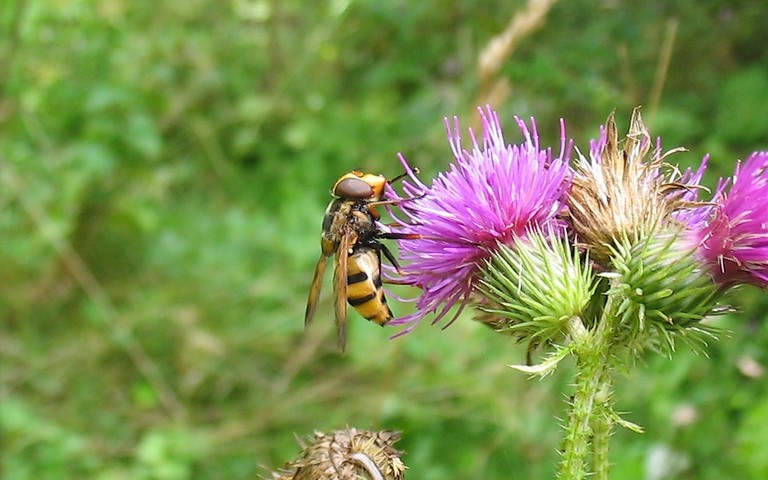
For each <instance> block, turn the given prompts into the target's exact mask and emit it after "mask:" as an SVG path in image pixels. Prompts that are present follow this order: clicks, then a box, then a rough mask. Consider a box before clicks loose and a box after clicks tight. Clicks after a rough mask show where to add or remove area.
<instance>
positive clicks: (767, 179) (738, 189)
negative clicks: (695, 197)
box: [694, 151, 768, 287]
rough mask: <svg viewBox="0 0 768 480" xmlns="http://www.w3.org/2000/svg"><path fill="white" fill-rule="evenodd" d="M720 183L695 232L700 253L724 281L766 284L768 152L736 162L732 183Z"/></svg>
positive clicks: (767, 257) (715, 276)
mask: <svg viewBox="0 0 768 480" xmlns="http://www.w3.org/2000/svg"><path fill="white" fill-rule="evenodd" d="M727 183H728V182H727V181H722V180H721V182H720V185H719V186H718V190H717V192H716V194H715V199H714V206H713V207H711V210H712V215H711V217H710V219H709V221H708V222H702V223H703V224H702V226H701V228H699V229H698V230H695V231H694V235H695V237H696V238H697V240H698V245H699V254H700V255H701V256H702V257H703V258H704V260H705V261H706V262H707V263H709V264H710V265H711V266H712V268H711V273H712V275H713V276H714V278H715V281H717V282H718V283H720V284H723V285H733V284H736V283H751V284H754V285H757V286H760V287H764V286H766V285H768V151H764V152H755V153H753V154H752V155H750V156H749V158H747V160H746V161H745V162H744V163H739V164H738V165H737V166H736V172H735V173H734V175H733V177H732V179H731V182H730V183H731V187H730V189H729V190H728V191H727V192H725V191H724V190H725V187H726V185H727Z"/></svg>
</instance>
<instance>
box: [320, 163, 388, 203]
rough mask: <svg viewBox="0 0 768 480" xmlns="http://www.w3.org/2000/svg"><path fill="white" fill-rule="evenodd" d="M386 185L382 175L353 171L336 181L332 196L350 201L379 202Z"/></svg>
mask: <svg viewBox="0 0 768 480" xmlns="http://www.w3.org/2000/svg"><path fill="white" fill-rule="evenodd" d="M386 184H387V179H386V178H385V177H384V175H376V174H374V173H363V172H359V171H357V170H353V171H351V172H349V173H347V174H345V175H344V176H342V177H341V178H339V179H338V180H337V181H336V184H335V185H334V186H333V195H334V196H336V197H340V198H348V199H352V200H379V199H380V198H381V197H382V195H384V187H385V186H386Z"/></svg>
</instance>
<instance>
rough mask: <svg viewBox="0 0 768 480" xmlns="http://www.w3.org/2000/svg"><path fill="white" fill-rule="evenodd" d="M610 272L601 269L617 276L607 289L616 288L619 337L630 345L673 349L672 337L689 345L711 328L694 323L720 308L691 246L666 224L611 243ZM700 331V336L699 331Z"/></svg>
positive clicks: (715, 287)
mask: <svg viewBox="0 0 768 480" xmlns="http://www.w3.org/2000/svg"><path fill="white" fill-rule="evenodd" d="M613 251H614V254H613V256H612V262H613V265H614V271H613V272H611V273H606V274H603V275H604V276H611V277H615V278H617V279H618V281H617V282H614V287H613V289H612V290H611V291H609V292H608V294H614V293H620V294H621V298H623V301H622V303H621V305H620V307H619V310H618V314H619V318H620V322H619V328H618V329H617V335H624V336H625V340H623V341H621V342H619V343H621V344H624V345H628V346H630V349H631V350H642V349H643V348H646V347H649V346H650V347H654V348H659V349H661V350H663V351H666V352H667V353H671V351H672V350H674V340H675V339H676V338H678V339H680V340H683V341H685V342H686V343H688V344H690V345H691V346H692V347H693V348H694V349H696V348H697V347H700V346H701V343H703V341H704V340H705V338H706V335H709V336H712V334H713V332H714V331H715V330H714V329H713V327H710V326H706V325H702V324H701V323H700V322H701V320H703V319H704V317H705V316H707V315H713V314H716V313H723V312H724V311H725V309H723V308H720V307H719V306H718V303H717V302H718V300H719V299H720V297H721V293H722V291H721V289H720V288H719V287H718V285H717V284H716V283H715V282H714V281H713V279H712V277H711V275H710V274H709V272H708V269H707V267H706V265H704V264H702V262H701V261H700V260H699V258H698V257H697V255H696V250H695V249H694V248H691V247H690V246H688V244H687V243H686V242H684V241H681V232H680V230H679V229H669V230H667V231H665V232H663V233H657V234H654V235H651V236H648V237H646V238H645V239H644V240H643V241H642V242H640V243H635V244H632V243H631V242H629V241H624V242H620V243H619V244H618V245H617V246H616V247H615V248H614V250H613ZM702 334H704V335H702Z"/></svg>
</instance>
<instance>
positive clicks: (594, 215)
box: [569, 109, 698, 267]
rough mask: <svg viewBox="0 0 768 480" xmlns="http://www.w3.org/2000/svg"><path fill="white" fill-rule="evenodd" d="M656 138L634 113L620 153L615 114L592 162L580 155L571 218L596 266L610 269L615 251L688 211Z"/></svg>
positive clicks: (595, 147) (682, 191) (593, 148)
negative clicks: (623, 242)
mask: <svg viewBox="0 0 768 480" xmlns="http://www.w3.org/2000/svg"><path fill="white" fill-rule="evenodd" d="M651 145H652V143H651V135H650V133H649V131H648V129H647V128H646V127H645V125H644V124H643V120H642V117H641V116H640V110H639V109H635V110H634V112H633V113H632V119H631V122H630V128H629V133H628V134H627V138H626V141H625V142H624V145H623V148H619V137H618V133H617V129H616V121H615V119H614V117H613V114H611V115H610V116H609V117H608V121H607V122H606V124H605V126H604V127H603V128H602V129H601V134H600V138H599V139H598V140H596V141H594V140H593V141H592V142H590V155H589V156H590V158H589V159H587V158H585V157H584V156H583V155H581V154H579V158H578V161H577V162H576V166H575V172H574V176H573V183H572V188H571V193H570V196H569V207H570V218H571V222H572V225H573V229H574V230H575V232H576V234H577V236H578V239H579V241H580V242H583V244H584V246H585V247H586V248H587V250H588V251H589V252H590V256H591V257H592V259H593V260H595V261H596V262H598V263H599V264H601V265H603V266H605V267H610V265H609V264H610V257H611V254H612V253H613V250H612V247H613V246H615V245H616V244H617V242H619V241H623V240H629V242H630V243H631V244H635V243H637V241H639V240H641V239H643V238H644V237H645V236H647V235H649V234H652V233H653V232H654V231H655V230H656V229H658V228H664V226H665V225H667V224H670V223H672V222H674V216H673V214H674V213H675V212H676V211H678V210H680V209H681V208H684V207H685V206H687V202H686V201H685V198H686V192H688V191H690V190H691V189H695V188H698V185H684V184H683V183H681V180H685V179H684V178H682V179H681V178H680V177H679V176H677V175H676V174H677V171H676V170H675V169H673V168H671V167H669V166H668V165H667V164H666V163H665V159H666V157H667V156H668V155H670V154H672V153H674V152H677V151H681V150H684V149H682V148H677V149H673V150H671V151H669V152H666V153H663V154H662V151H661V148H660V146H659V144H658V143H657V146H656V148H654V149H653V152H652V153H651V155H649V152H651Z"/></svg>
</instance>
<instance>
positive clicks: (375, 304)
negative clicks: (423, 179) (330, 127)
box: [304, 170, 417, 352]
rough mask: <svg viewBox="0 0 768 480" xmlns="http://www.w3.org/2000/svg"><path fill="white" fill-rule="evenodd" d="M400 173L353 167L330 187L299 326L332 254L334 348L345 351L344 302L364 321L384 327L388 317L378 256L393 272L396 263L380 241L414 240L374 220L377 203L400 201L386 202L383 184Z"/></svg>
mask: <svg viewBox="0 0 768 480" xmlns="http://www.w3.org/2000/svg"><path fill="white" fill-rule="evenodd" d="M405 175H406V174H402V175H399V176H397V177H395V178H393V179H392V180H389V181H388V180H387V179H386V178H385V177H384V176H383V175H376V174H372V173H364V172H360V171H357V170H354V171H352V172H349V173H347V174H345V175H343V176H342V177H341V178H339V179H338V180H337V181H336V184H335V185H334V186H333V190H332V194H333V196H334V197H335V198H334V199H333V200H331V203H330V204H328V208H327V209H326V210H325V217H323V233H322V237H321V240H320V245H321V248H322V253H321V255H320V259H319V260H318V261H317V266H316V267H315V275H314V277H313V278H312V287H311V288H310V290H309V299H308V301H307V310H306V313H305V315H304V327H305V328H306V327H308V326H309V324H310V323H312V317H313V316H314V314H315V308H316V307H317V299H318V297H319V296H320V289H321V287H322V283H323V273H324V272H325V263H326V260H327V259H328V257H330V256H331V255H334V254H335V262H334V263H335V265H334V267H335V268H334V273H333V286H334V291H335V301H334V310H335V315H336V328H337V330H338V344H339V350H341V351H342V352H344V349H345V347H346V342H347V302H348V303H349V304H350V305H351V306H353V307H354V308H355V310H357V311H358V313H360V315H362V316H363V317H365V318H366V319H368V320H370V321H372V322H375V323H377V324H379V325H382V326H384V325H386V324H387V322H389V321H390V320H391V319H392V311H391V310H390V309H389V306H388V305H387V300H386V298H385V296H384V289H383V288H382V284H381V254H382V253H383V254H384V256H385V257H387V260H389V261H390V262H391V263H392V265H394V266H395V268H397V269H398V270H399V269H400V266H399V265H398V263H397V260H396V259H395V256H394V255H392V252H391V251H390V250H389V248H387V246H386V245H384V244H382V243H381V242H379V239H382V238H384V239H403V238H417V236H416V235H410V234H402V233H387V232H382V231H381V230H379V228H378V226H377V225H376V222H377V221H378V220H379V213H378V212H377V210H376V206H378V205H391V204H394V203H399V202H401V201H403V200H385V199H384V188H385V187H386V185H387V183H392V182H394V181H397V180H399V179H401V178H403V177H404V176H405Z"/></svg>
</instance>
